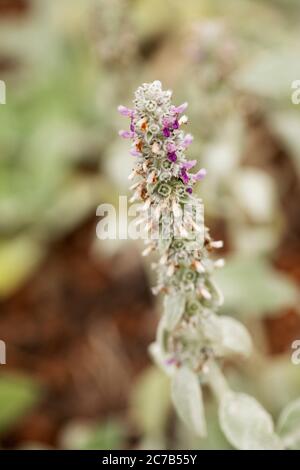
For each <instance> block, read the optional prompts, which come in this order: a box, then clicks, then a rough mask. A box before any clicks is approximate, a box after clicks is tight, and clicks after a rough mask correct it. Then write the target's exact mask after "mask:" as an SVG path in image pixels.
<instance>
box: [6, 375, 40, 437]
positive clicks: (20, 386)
mask: <svg viewBox="0 0 300 470" xmlns="http://www.w3.org/2000/svg"><path fill="white" fill-rule="evenodd" d="M39 396H40V392H39V389H38V386H37V384H36V383H34V382H33V381H32V380H30V379H29V378H28V377H21V376H17V375H12V374H2V375H1V376H0V432H3V431H6V430H7V429H8V428H9V427H10V426H12V425H13V424H14V423H15V422H17V421H18V420H19V419H20V418H21V417H22V416H23V414H24V413H26V412H27V411H28V410H30V408H31V407H32V406H33V405H34V404H35V403H37V401H38V399H39Z"/></svg>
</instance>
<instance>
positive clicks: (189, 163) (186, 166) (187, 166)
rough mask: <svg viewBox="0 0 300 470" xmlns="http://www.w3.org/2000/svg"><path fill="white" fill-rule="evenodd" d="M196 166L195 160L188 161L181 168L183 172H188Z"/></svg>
mask: <svg viewBox="0 0 300 470" xmlns="http://www.w3.org/2000/svg"><path fill="white" fill-rule="evenodd" d="M196 164H197V160H189V161H188V162H184V163H183V164H182V167H181V168H184V169H185V170H190V169H191V168H193V167H194V166H195V165H196Z"/></svg>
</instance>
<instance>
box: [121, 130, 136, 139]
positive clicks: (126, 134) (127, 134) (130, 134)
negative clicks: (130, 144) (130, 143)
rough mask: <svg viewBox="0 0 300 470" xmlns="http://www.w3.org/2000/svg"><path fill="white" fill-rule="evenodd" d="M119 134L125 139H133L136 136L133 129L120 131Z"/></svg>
mask: <svg viewBox="0 0 300 470" xmlns="http://www.w3.org/2000/svg"><path fill="white" fill-rule="evenodd" d="M119 136H120V137H122V138H123V139H132V138H133V137H134V132H131V131H123V130H122V131H119Z"/></svg>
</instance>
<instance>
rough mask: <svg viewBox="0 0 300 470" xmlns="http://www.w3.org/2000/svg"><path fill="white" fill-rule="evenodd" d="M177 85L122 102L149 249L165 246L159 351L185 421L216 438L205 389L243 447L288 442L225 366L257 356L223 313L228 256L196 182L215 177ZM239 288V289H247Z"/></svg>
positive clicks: (155, 352) (152, 88)
mask: <svg viewBox="0 0 300 470" xmlns="http://www.w3.org/2000/svg"><path fill="white" fill-rule="evenodd" d="M171 96H172V92H171V91H169V90H168V91H164V90H162V87H161V83H160V82H159V81H154V82H153V83H145V84H143V85H142V86H140V87H139V88H138V89H137V91H136V92H135V99H134V101H133V103H134V107H133V109H129V108H126V107H124V106H120V107H119V112H120V113H121V114H122V115H124V116H128V117H129V118H130V128H129V130H128V131H127V130H126V131H120V136H121V137H123V138H128V139H131V140H132V149H131V154H132V155H133V157H134V158H135V164H134V169H133V172H132V173H131V175H130V176H129V179H134V180H135V181H134V183H133V185H132V187H131V189H132V190H133V191H134V194H133V197H132V201H140V202H141V207H140V215H139V220H138V223H140V224H142V226H143V227H144V228H145V232H146V234H147V236H146V240H145V243H146V245H147V247H146V249H145V251H144V253H143V254H144V255H146V254H148V253H150V252H152V251H155V252H156V253H157V255H158V259H157V263H155V265H154V267H155V269H156V271H157V280H158V281H157V286H156V287H155V288H154V293H155V294H158V293H161V294H162V295H163V296H164V302H163V304H164V311H163V315H162V317H161V320H160V323H159V326H158V331H157V337H156V341H155V343H153V344H152V345H151V346H150V353H151V355H152V357H153V359H154V360H155V362H156V363H157V364H158V365H159V366H160V367H161V368H162V369H163V370H164V371H165V373H166V374H168V375H169V376H170V379H171V394H172V401H173V403H174V407H175V409H176V411H177V414H178V416H179V417H180V418H181V419H182V421H183V422H184V423H185V424H186V425H187V426H189V427H190V428H192V429H193V430H194V432H195V433H197V434H198V435H199V436H200V437H204V436H205V435H206V422H205V411H204V403H203V398H202V387H203V386H206V387H209V388H210V389H211V391H212V393H213V395H214V396H215V398H216V400H217V402H218V407H219V408H218V409H219V421H220V426H221V429H222V431H223V432H224V434H225V435H226V437H227V439H228V441H229V442H230V443H231V445H232V446H234V447H235V448H237V449H282V448H283V444H282V442H281V440H280V438H279V437H278V436H277V435H276V434H275V432H274V425H273V421H272V418H271V416H270V415H269V414H268V413H267V412H266V411H265V410H264V408H263V407H262V406H261V405H260V404H259V403H258V402H257V401H256V400H255V399H254V398H252V397H250V396H248V395H246V394H244V393H236V392H234V391H232V390H231V389H230V387H229V385H228V383H227V381H226V379H225V377H224V375H223V373H222V371H221V367H220V365H221V364H222V361H223V360H224V358H227V357H230V356H235V355H236V356H245V357H248V356H249V355H250V354H251V348H252V343H251V338H250V336H249V334H248V332H247V330H246V329H245V327H244V326H243V325H242V324H241V323H239V322H238V321H237V320H235V319H233V318H231V317H229V316H221V315H218V314H217V311H218V307H219V306H220V305H221V303H222V301H223V298H222V294H221V293H220V291H219V290H218V288H217V286H216V285H215V284H214V281H213V272H214V270H215V269H217V268H220V267H222V265H223V260H221V259H218V260H216V261H214V260H213V258H212V256H211V254H212V252H213V251H214V250H215V249H218V248H221V247H222V242H220V241H214V240H212V238H211V236H210V234H209V230H208V228H206V227H205V225H204V218H203V213H204V211H203V204H202V201H201V199H199V198H198V197H197V196H195V195H194V193H193V189H194V185H195V184H196V183H197V182H198V181H199V180H201V179H202V178H203V177H204V176H205V170H204V169H203V168H202V169H200V170H199V171H197V172H192V171H191V169H192V168H193V167H194V166H195V165H196V163H197V162H196V161H195V160H193V161H191V160H188V159H187V157H186V149H187V147H188V146H189V145H190V144H191V142H192V140H193V139H192V136H191V135H189V134H186V133H185V132H184V131H183V129H182V127H183V126H184V125H185V124H186V122H187V117H186V116H185V115H183V114H182V113H183V112H184V111H185V109H186V107H187V104H186V103H184V104H182V105H180V106H174V105H172V103H171ZM237 288H238V286H237Z"/></svg>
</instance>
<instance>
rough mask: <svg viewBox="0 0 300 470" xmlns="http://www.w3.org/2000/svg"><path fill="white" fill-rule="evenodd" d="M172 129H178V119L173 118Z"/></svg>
mask: <svg viewBox="0 0 300 470" xmlns="http://www.w3.org/2000/svg"><path fill="white" fill-rule="evenodd" d="M173 129H179V122H178V119H175V121H174V122H173Z"/></svg>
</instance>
